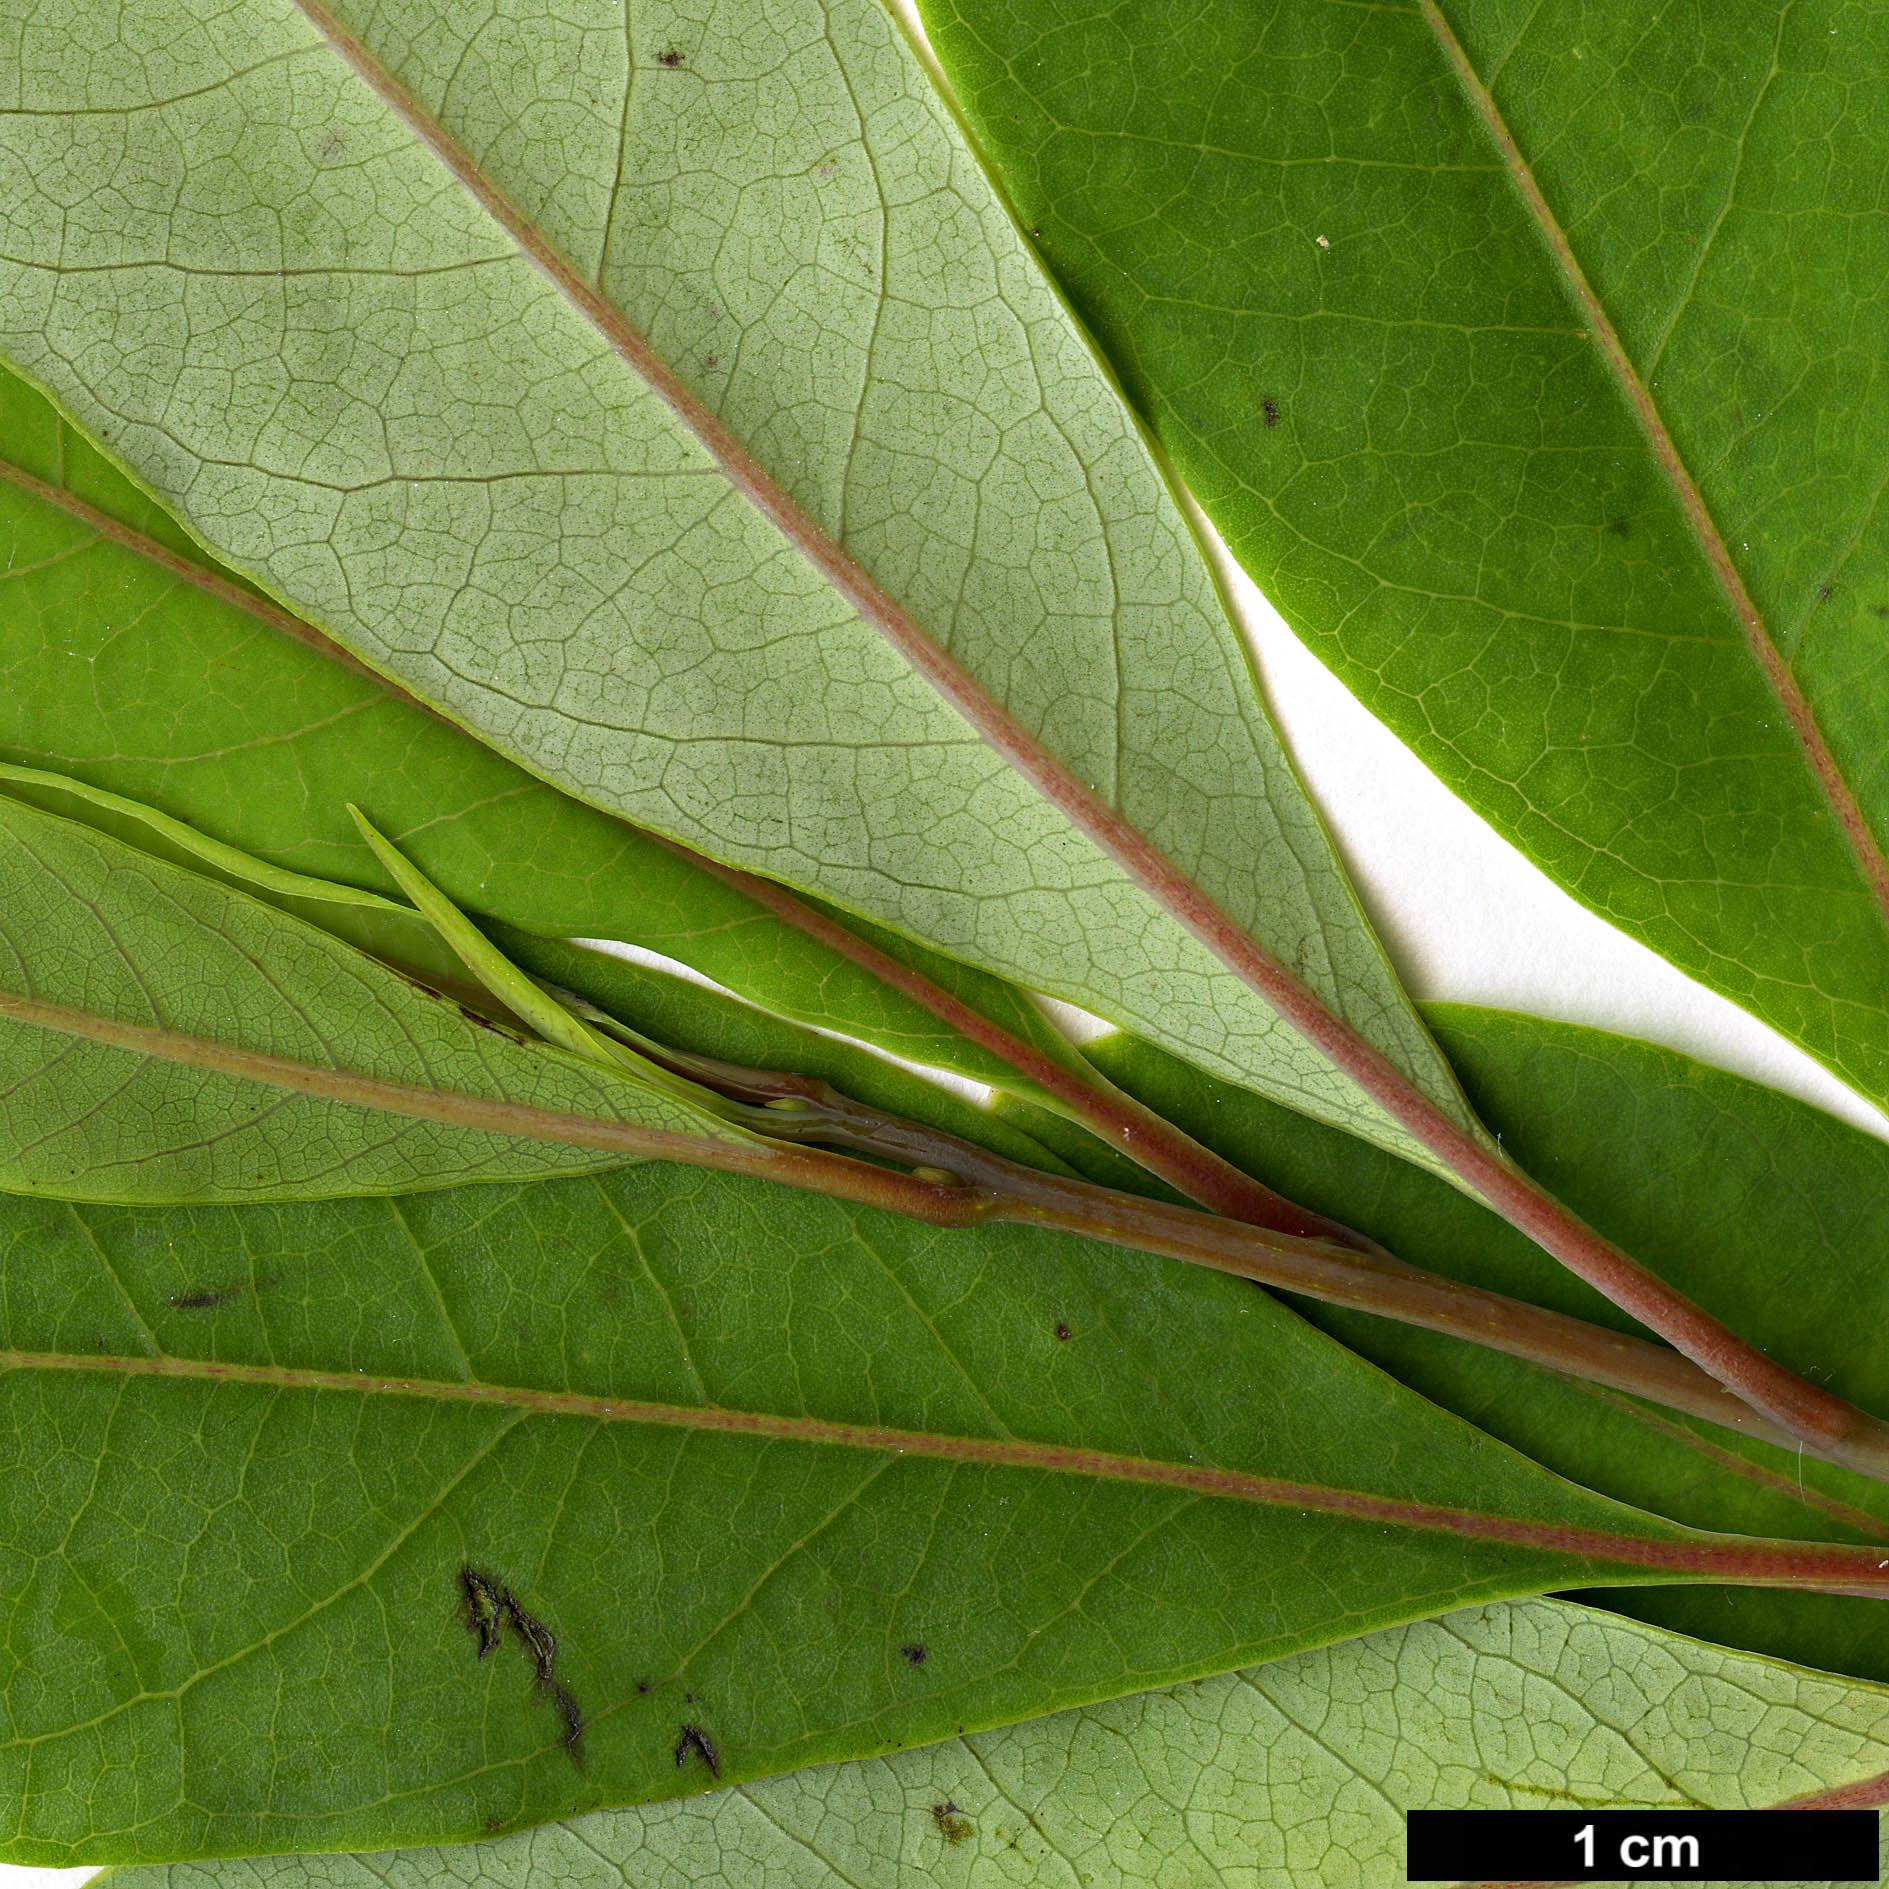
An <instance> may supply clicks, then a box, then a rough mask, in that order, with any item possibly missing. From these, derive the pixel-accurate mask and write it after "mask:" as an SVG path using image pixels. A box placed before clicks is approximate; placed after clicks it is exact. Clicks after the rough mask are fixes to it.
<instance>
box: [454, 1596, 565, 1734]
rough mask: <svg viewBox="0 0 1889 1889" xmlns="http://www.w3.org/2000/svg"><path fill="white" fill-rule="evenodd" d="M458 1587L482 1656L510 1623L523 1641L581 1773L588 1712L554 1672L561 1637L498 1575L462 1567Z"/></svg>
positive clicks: (534, 1676)
mask: <svg viewBox="0 0 1889 1889" xmlns="http://www.w3.org/2000/svg"><path fill="white" fill-rule="evenodd" d="M459 1589H460V1592H461V1593H462V1594H463V1595H464V1596H465V1600H466V1627H467V1629H468V1631H470V1632H472V1633H475V1634H477V1636H478V1640H479V1657H480V1658H481V1659H484V1658H485V1656H486V1655H487V1654H488V1653H489V1652H491V1650H492V1649H493V1648H494V1647H495V1646H497V1645H498V1643H499V1642H500V1641H501V1640H502V1639H504V1637H505V1629H506V1628H507V1627H511V1628H512V1629H513V1630H514V1631H515V1632H516V1633H517V1635H518V1637H519V1639H521V1640H522V1641H523V1642H524V1645H525V1652H526V1655H527V1657H528V1658H529V1659H530V1661H531V1670H532V1678H533V1680H534V1681H535V1683H536V1684H537V1686H538V1689H539V1690H540V1691H541V1692H544V1693H546V1694H547V1695H548V1696H549V1698H550V1700H551V1703H552V1704H553V1705H554V1706H556V1707H557V1712H558V1717H559V1718H560V1719H562V1720H563V1721H564V1733H563V1736H562V1737H561V1738H559V1740H558V1743H559V1744H560V1745H562V1746H563V1747H564V1749H565V1751H566V1752H567V1753H568V1754H569V1756H570V1760H571V1762H572V1763H573V1764H574V1765H576V1766H577V1768H578V1769H579V1770H580V1771H581V1770H582V1769H583V1768H584V1755H583V1749H582V1745H581V1740H582V1737H583V1732H584V1715H583V1712H582V1711H581V1710H580V1709H579V1707H578V1703H577V1701H576V1699H575V1698H573V1697H572V1696H571V1690H570V1688H569V1687H568V1686H565V1685H562V1684H560V1683H559V1682H558V1680H557V1679H556V1677H555V1676H554V1668H555V1667H556V1665H557V1656H558V1642H557V1635H556V1634H554V1633H553V1632H552V1631H551V1629H550V1628H549V1627H547V1626H546V1625H545V1624H544V1622H543V1621H542V1620H540V1619H539V1618H538V1617H537V1615H536V1614H533V1613H528V1612H527V1611H526V1610H525V1609H524V1608H523V1607H522V1606H520V1605H519V1601H518V1596H517V1595H516V1594H514V1593H513V1592H512V1590H511V1589H510V1588H509V1587H507V1586H505V1585H504V1583H503V1582H501V1581H500V1580H499V1579H498V1577H497V1576H496V1575H492V1574H487V1573H485V1572H484V1571H483V1570H482V1569H480V1568H475V1567H472V1566H470V1565H468V1566H465V1567H462V1568H461V1569H460V1570H459Z"/></svg>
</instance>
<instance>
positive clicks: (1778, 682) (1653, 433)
mask: <svg viewBox="0 0 1889 1889" xmlns="http://www.w3.org/2000/svg"><path fill="white" fill-rule="evenodd" d="M1418 4H1419V6H1420V8H1421V11H1422V13H1423V18H1424V21H1425V23H1426V24H1427V25H1428V27H1429V29H1430V31H1431V34H1432V35H1433V36H1434V37H1435V39H1436V42H1437V44H1438V46H1439V47H1440V48H1441V50H1442V53H1443V57H1444V59H1445V61H1446V62H1447V63H1448V65H1449V67H1450V70H1451V71H1452V73H1454V75H1455V77H1456V81H1457V83H1458V85H1460V86H1461V88H1462V90H1463V95H1464V97H1465V98H1466V99H1467V100H1468V102H1469V105H1470V108H1471V109H1472V110H1473V111H1474V112H1475V114H1476V116H1477V118H1478V119H1479V120H1480V121H1481V123H1482V126H1483V128H1484V130H1485V131H1486V132H1487V133H1488V135H1489V138H1490V141H1491V143H1493V144H1494V146H1495V148H1496V152H1497V155H1498V156H1499V157H1500V158H1501V160H1502V165H1503V168H1504V169H1505V170H1506V171H1507V172H1508V174H1509V177H1510V179H1511V181H1512V182H1513V183H1514V185H1515V189H1516V193H1517V195H1518V196H1520V198H1521V200H1522V203H1523V205H1524V207H1525V208H1526V209H1527V211H1528V214H1529V216H1530V218H1531V219H1532V220H1533V221H1534V224H1535V226H1536V228H1537V230H1538V231H1539V232H1540V234H1541V237H1542V240H1543V242H1544V243H1545V244H1546V245H1547V247H1548V251H1549V253H1550V255H1552V256H1553V258H1554V261H1555V265H1556V267H1557V268H1558V269H1559V270H1560V271H1561V273H1562V275H1563V277H1564V278H1565V279H1566V281H1567V284H1568V287H1569V290H1570V292H1571V293H1572V294H1573V296H1574V299H1575V301H1576V303H1577V304H1578V305H1579V307H1580V309H1581V312H1582V314H1583V316H1584V317H1585V319H1586V322H1587V325H1588V328H1589V330H1590V332H1591V334H1592V336H1593V340H1594V345H1595V347H1596V348H1597V349H1598V350H1599V352H1600V355H1601V358H1602V360H1603V361H1605V363H1606V364H1607V369H1608V372H1609V373H1610V374H1611V375H1612V376H1613V379H1614V382H1615V384H1616V385H1617V386H1618V387H1619V389H1620V391H1621V393H1622V395H1623V396H1624V398H1625V399H1626V402H1627V406H1628V408H1629V410H1630V411H1631V412H1632V414H1633V417H1634V419H1635V421H1636V422H1637V424H1638V425H1639V428H1640V431H1641V433H1642V435H1643V436H1644V437H1645V439H1646V442H1647V445H1648V447H1649V448H1650V449H1651V451H1652V453H1653V457H1654V458H1655V460H1656V461H1657V462H1658V464H1659V468H1660V471H1661V472H1662V473H1663V474H1664V476H1665V478H1666V481H1667V483H1668V484H1669V485H1670V486H1671V487H1672V490H1673V495H1674V497H1675V498H1676V499H1677V500H1678V502H1679V507H1680V510H1681V511H1682V512H1683V513H1684V515H1685V519H1686V523H1687V524H1688V525H1689V526H1690V527H1691V530H1692V534H1693V537H1694V539H1695V541H1696V542H1697V544H1698V546H1699V549H1700V551H1701V553H1702V554H1703V555H1704V557H1705V561H1706V563H1707V564H1708V565H1709V566H1710V568H1711V571H1712V575H1713V577H1714V579H1715V580H1716V581H1717V583H1718V586H1719V589H1720V591H1721V593H1722V594H1723V595H1724V598H1725V601H1726V602H1727V604H1728V605H1729V606H1730V607H1731V611H1732V614H1733V615H1734V616H1735V617H1736V618H1737V619H1738V624H1739V627H1740V629H1741V630H1743V632H1744V637H1745V643H1746V646H1747V648H1748V649H1749V650H1750V652H1751V657H1752V660H1753V661H1754V662H1755V663H1756V664H1757V665H1758V669H1759V672H1760V673H1761V674H1762V675H1763V677H1764V679H1765V682H1766V684H1767V685H1768V686H1769V688H1770V690H1771V693H1772V695H1773V696H1774V698H1775V699H1776V701H1777V704H1778V708H1779V711H1780V713H1782V715H1783V716H1784V718H1785V720H1786V721H1787V722H1788V723H1789V724H1790V727H1791V731H1792V733H1793V734H1795V735H1796V737H1797V742H1798V746H1799V747H1800V748H1801V749H1802V750H1803V755H1804V760H1805V763H1806V765H1807V766H1808V767H1809V769H1810V771H1811V774H1812V776H1813V777H1814V778H1815V780H1816V782H1817V786H1818V789H1819V791H1820V792H1821V793H1822V794H1823V797H1824V800H1825V803H1826V804H1827V805H1828V806H1829V808H1830V810H1831V812H1832V813H1833V814H1835V816H1836V819H1837V823H1838V825H1839V826H1840V827H1841V829H1842V832H1843V836H1844V839H1845V840H1846V841H1847V842H1848V845H1849V848H1850V851H1851V853H1852V855H1853V856H1854V857H1855V860H1856V864H1857V867H1858V869H1859V870H1860V871H1861V873H1862V875H1863V878H1864V879H1865V881H1866V882H1867V883H1868V885H1869V889H1870V891H1871V893H1872V894H1873V895H1874V897H1875V900H1876V905H1877V908H1878V910H1879V911H1881V912H1882V914H1883V916H1884V918H1885V919H1889V860H1885V858H1884V856H1883V851H1882V848H1881V846H1880V845H1879V844H1878V843H1877V840H1876V836H1875V834H1874V833H1873V832H1872V831H1871V830H1870V826H1869V823H1868V821H1867V820H1866V819H1865V818H1864V817H1863V810H1862V808H1861V807H1860V806H1859V805H1858V804H1857V800H1856V796H1855V795H1854V794H1852V793H1851V791H1850V787H1849V783H1848V782H1847V781H1846V780H1844V778H1843V775H1842V773H1841V772H1840V771H1839V769H1838V767H1837V764H1836V760H1835V757H1834V756H1833V755H1832V754H1831V752H1830V750H1829V747H1828V746H1827V744H1826V743H1825V741H1824V738H1823V730H1822V729H1821V728H1820V727H1819V726H1818V725H1817V718H1816V715H1815V714H1814V713H1813V711H1812V709H1811V706H1810V704H1809V702H1807V701H1806V700H1805V699H1804V694H1803V691H1802V690H1801V689H1799V688H1798V686H1797V679H1796V677H1795V676H1793V675H1792V674H1791V672H1790V668H1789V666H1788V665H1787V664H1786V662H1785V660H1784V658H1783V656H1782V655H1780V654H1779V652H1778V648H1777V645H1776V644H1775V643H1774V642H1772V640H1771V635H1770V631H1769V630H1768V629H1767V627H1766V625H1765V621H1764V616H1763V613H1762V612H1761V611H1760V610H1759V608H1758V606H1757V603H1756V601H1755V600H1754V599H1753V597H1752V595H1751V592H1750V591H1749V590H1748V589H1747V588H1746V586H1745V580H1744V578H1743V577H1742V576H1741V575H1740V573H1739V570H1738V566H1737V565H1736V563H1734V562H1733V559H1732V553H1731V547H1730V545H1729V544H1728V543H1727V542H1726V539H1725V534H1724V533H1723V532H1722V531H1720V530H1719V528H1718V525H1717V523H1716V521H1715V520H1714V519H1713V517H1712V514H1711V511H1710V509H1709V507H1708V506H1707V505H1706V502H1705V495H1704V493H1702V492H1701V491H1700V490H1699V487H1698V483H1697V481H1696V480H1695V479H1694V478H1693V476H1692V472H1691V469H1690V468H1689V467H1688V466H1687V465H1686V462H1685V460H1684V459H1683V458H1682V457H1681V456H1680V452H1679V448H1678V446H1677V444H1676V443H1675V442H1674V440H1673V436H1672V434H1671V433H1670V432H1669V431H1668V430H1667V426H1666V421H1665V418H1664V416H1663V415H1662V414H1661V413H1660V410H1659V406H1658V404H1657V402H1655V400H1654V399H1653V393H1652V389H1651V388H1650V387H1648V386H1647V384H1646V382H1645V381H1643V380H1642V379H1641V378H1640V373H1639V369H1638V368H1637V367H1635V366H1634V364H1633V360H1632V357H1631V356H1630V355H1629V354H1628V353H1627V350H1626V347H1625V344H1624V343H1623V342H1622V341H1621V339H1620V336H1619V334H1618V333H1617V332H1616V331H1615V328H1614V325H1613V321H1612V319H1611V318H1610V317H1609V315H1608V313H1607V310H1606V307H1605V305H1604V304H1603V303H1602V302H1601V299H1600V297H1599V295H1598V294H1597V293H1596V292H1595V290H1594V286H1593V284H1592V283H1591V282H1589V281H1588V279H1587V272H1586V271H1585V270H1584V269H1583V268H1582V267H1581V265H1580V262H1579V260H1578V259H1577V258H1576V256H1575V254H1574V247H1573V244H1572V243H1571V242H1570V241H1569V240H1568V236H1567V233H1566V231H1565V230H1563V229H1562V227H1561V223H1560V219H1559V218H1558V217H1557V216H1556V215H1555V213H1554V211H1553V210H1552V209H1551V208H1550V207H1549V204H1548V200H1547V198H1546V197H1545V196H1544V195H1543V194H1542V190H1541V186H1540V185H1539V184H1538V183H1537V182H1536V181H1535V173H1534V169H1533V167H1532V166H1531V165H1530V164H1529V162H1528V160H1527V159H1526V158H1525V157H1524V156H1523V155H1522V151H1521V147H1520V146H1519V145H1518V144H1517V143H1516V142H1515V139H1514V137H1513V135H1512V134H1511V133H1510V131H1509V128H1508V123H1507V121H1506V120H1505V119H1504V118H1503V116H1502V114H1501V112H1500V110H1499V109H1498V108H1497V106H1496V103H1495V100H1494V99H1493V98H1492V97H1491V96H1490V95H1489V90H1488V87H1487V86H1485V85H1484V84H1483V82H1482V79H1481V77H1480V75H1479V74H1478V73H1477V71H1476V69H1475V67H1474V66H1473V65H1471V63H1470V61H1469V55H1468V54H1467V53H1466V52H1465V51H1464V49H1463V46H1462V44H1461V42H1460V41H1459V40H1458V39H1457V37H1456V34H1455V32H1454V30H1453V29H1452V27H1451V26H1450V23H1449V21H1448V20H1447V19H1446V18H1445V17H1444V14H1443V11H1442V8H1441V7H1439V6H1438V5H1437V4H1436V0H1418Z"/></svg>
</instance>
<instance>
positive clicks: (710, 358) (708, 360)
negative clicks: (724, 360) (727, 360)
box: [702, 354, 721, 367]
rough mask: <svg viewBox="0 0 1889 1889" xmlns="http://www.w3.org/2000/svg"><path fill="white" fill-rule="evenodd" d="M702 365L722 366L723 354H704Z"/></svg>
mask: <svg viewBox="0 0 1889 1889" xmlns="http://www.w3.org/2000/svg"><path fill="white" fill-rule="evenodd" d="M702 365H703V366H704V367H720V366H721V356H720V355H719V354H705V355H703V356H702Z"/></svg>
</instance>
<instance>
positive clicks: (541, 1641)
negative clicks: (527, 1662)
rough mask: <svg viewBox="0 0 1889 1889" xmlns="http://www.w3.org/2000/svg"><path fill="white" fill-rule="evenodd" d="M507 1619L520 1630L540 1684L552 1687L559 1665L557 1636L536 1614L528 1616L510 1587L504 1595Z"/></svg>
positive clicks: (519, 1634) (519, 1633)
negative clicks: (553, 1671)
mask: <svg viewBox="0 0 1889 1889" xmlns="http://www.w3.org/2000/svg"><path fill="white" fill-rule="evenodd" d="M504 1604H505V1618H506V1619H507V1620H509V1621H510V1622H511V1624H512V1625H513V1626H514V1627H516V1628H517V1629H518V1637H519V1638H520V1639H521V1640H523V1641H524V1643H525V1649H526V1651H527V1652H529V1653H530V1655H531V1663H532V1665H533V1667H534V1668H536V1670H537V1674H538V1683H539V1684H540V1685H543V1686H548V1685H550V1684H551V1683H552V1682H551V1669H552V1667H554V1666H555V1665H556V1664H557V1657H558V1641H557V1635H556V1634H555V1633H553V1632H552V1631H551V1629H550V1628H549V1627H547V1626H546V1625H545V1624H544V1622H543V1621H542V1620H540V1619H538V1617H537V1616H536V1615H535V1614H528V1613H526V1611H525V1610H524V1608H522V1607H521V1606H519V1604H518V1596H517V1595H516V1594H514V1593H513V1592H512V1590H511V1589H510V1588H509V1587H508V1588H507V1589H506V1590H505V1595H504Z"/></svg>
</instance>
